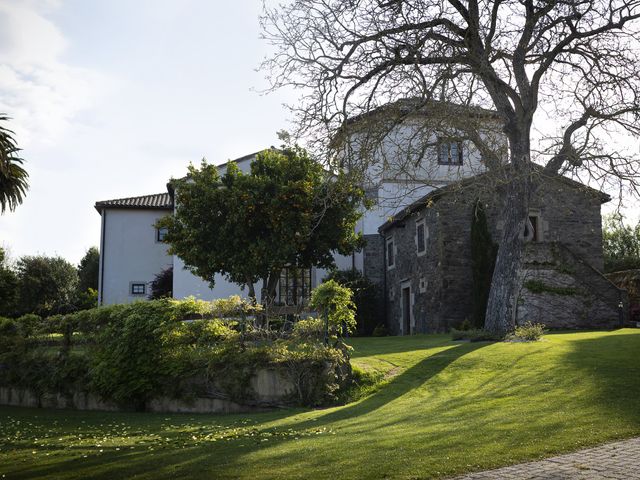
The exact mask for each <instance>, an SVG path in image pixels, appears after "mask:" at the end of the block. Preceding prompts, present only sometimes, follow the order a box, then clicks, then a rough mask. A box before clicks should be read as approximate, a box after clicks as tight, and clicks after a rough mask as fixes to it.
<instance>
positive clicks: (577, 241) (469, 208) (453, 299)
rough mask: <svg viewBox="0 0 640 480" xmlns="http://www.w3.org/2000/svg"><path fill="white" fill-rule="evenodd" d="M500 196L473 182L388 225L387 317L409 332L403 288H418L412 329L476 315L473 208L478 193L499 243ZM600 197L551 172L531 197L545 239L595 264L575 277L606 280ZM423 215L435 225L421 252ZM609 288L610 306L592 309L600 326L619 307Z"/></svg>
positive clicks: (445, 326)
mask: <svg viewBox="0 0 640 480" xmlns="http://www.w3.org/2000/svg"><path fill="white" fill-rule="evenodd" d="M497 198H498V197H497V195H495V194H492V193H491V192H488V191H487V189H486V188H484V187H483V186H482V185H479V184H470V185H466V186H465V188H464V189H463V190H460V191H456V192H453V193H449V194H445V195H441V196H440V197H438V196H433V197H432V198H430V199H427V200H426V203H425V206H424V207H422V208H418V209H416V210H415V211H414V212H413V213H411V214H410V215H408V216H406V217H405V218H403V219H402V220H401V221H398V222H396V223H395V224H394V225H393V226H391V227H390V228H389V229H387V230H386V231H384V232H382V233H383V234H384V236H385V238H393V239H394V243H395V245H396V264H395V266H394V267H393V268H391V269H388V268H387V269H386V289H387V323H388V326H389V328H390V330H391V331H392V332H393V333H396V334H405V333H406V332H405V331H404V330H405V329H403V328H402V325H401V324H402V289H403V287H404V288H406V287H409V288H411V294H412V302H413V305H412V314H413V328H412V329H411V331H412V333H413V332H418V333H426V332H442V331H447V330H449V329H450V328H452V327H458V326H459V325H460V324H461V323H462V322H463V321H464V320H465V319H467V318H468V319H469V320H471V314H472V307H473V300H472V289H473V280H472V268H471V222H472V215H473V208H474V205H475V202H476V200H480V201H481V202H482V203H483V205H484V207H485V211H486V215H487V223H488V227H489V230H490V232H491V235H492V237H493V239H494V242H496V243H499V239H500V237H501V234H502V228H503V222H502V221H501V218H500V216H501V211H502V208H501V205H500V204H499V203H498V202H497V201H496V199H497ZM601 202H602V196H601V195H600V194H599V193H597V192H595V191H593V190H586V189H584V188H581V187H579V186H576V185H575V184H572V183H570V182H569V183H567V182H565V181H564V180H560V179H558V180H555V179H550V180H548V181H547V182H546V183H544V184H542V185H540V186H539V188H538V189H537V191H536V193H535V194H534V195H533V198H532V199H531V204H530V212H531V214H532V215H533V214H535V215H537V216H538V218H539V225H538V226H539V238H538V240H539V242H540V243H542V244H545V243H547V244H548V243H561V244H562V245H564V246H565V247H566V248H567V249H568V250H569V251H570V252H572V253H573V254H574V255H575V256H576V257H577V258H580V259H588V267H589V268H588V269H577V273H576V274H577V275H578V276H579V277H580V278H578V279H576V281H578V282H586V283H587V284H588V283H589V282H591V283H594V284H598V285H599V286H600V287H602V284H601V283H599V282H600V280H602V279H603V277H602V275H600V274H599V272H598V270H601V269H602V265H603V256H602V226H601V215H600V205H601ZM419 219H424V220H425V225H426V226H427V227H428V229H429V239H428V244H427V252H426V254H424V255H422V256H418V255H417V251H416V241H415V235H416V221H417V220H419ZM581 277H585V278H581ZM610 287H611V285H610V283H609V284H608V287H607V292H608V293H607V298H606V299H605V300H603V302H605V303H606V304H607V308H605V309H604V310H602V309H598V308H596V307H594V309H593V310H589V311H588V312H587V315H591V314H593V315H595V316H596V317H597V318H596V317H594V320H593V324H592V325H591V326H593V327H596V326H603V325H604V324H607V325H610V323H609V322H608V321H604V320H602V319H603V318H604V317H606V316H607V315H608V314H605V313H603V312H604V311H605V310H606V311H607V312H610V311H611V310H610V307H611V305H614V307H615V310H616V312H617V305H618V300H616V299H614V298H613V297H614V296H615V295H618V293H617V290H615V291H612V290H611V289H610ZM611 292H613V293H611ZM614 294H615V295H614ZM614 300H615V301H614ZM596 303H598V302H596ZM598 305H600V304H599V303H598ZM574 311H575V309H574ZM589 312H590V313H589ZM616 318H617V315H616ZM560 323H562V324H564V325H565V326H566V327H567V328H569V327H577V326H584V327H587V326H589V325H588V323H589V322H588V320H586V321H584V322H582V323H580V322H578V321H577V320H576V321H575V322H573V323H572V322H569V321H567V319H566V318H565V320H563V321H562V322H560ZM578 324H579V325H578Z"/></svg>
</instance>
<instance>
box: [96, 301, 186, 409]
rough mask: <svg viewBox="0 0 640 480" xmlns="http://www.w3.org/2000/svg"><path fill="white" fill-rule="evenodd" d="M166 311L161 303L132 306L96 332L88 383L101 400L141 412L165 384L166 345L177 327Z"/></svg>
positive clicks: (167, 370)
mask: <svg viewBox="0 0 640 480" xmlns="http://www.w3.org/2000/svg"><path fill="white" fill-rule="evenodd" d="M167 307H168V303H167V302H163V301H157V302H138V303H134V304H131V305H129V306H128V308H126V309H122V310H121V312H120V313H121V316H120V317H119V318H118V319H117V320H116V319H114V321H111V322H109V323H108V324H107V325H105V326H104V327H103V328H101V329H100V330H99V331H98V332H97V335H96V344H95V347H94V349H93V354H92V358H91V383H92V387H93V388H94V389H95V391H96V392H97V393H98V394H100V395H101V396H102V397H103V398H105V399H110V400H113V401H115V402H116V403H118V404H120V405H122V406H125V407H128V408H133V409H135V410H142V409H144V406H145V403H146V401H147V400H149V399H150V398H151V397H152V396H154V395H155V394H157V393H159V392H161V391H162V386H163V385H165V384H167V383H168V381H169V380H170V379H169V378H168V377H169V372H170V362H169V360H170V358H169V356H168V355H167V353H168V350H169V345H168V343H169V342H170V341H171V339H173V338H175V337H173V336H171V335H170V333H171V329H172V327H173V328H175V327H176V324H175V323H174V322H172V320H171V318H170V316H171V315H170V314H171V313H172V312H171V310H170V309H168V308H167ZM174 373H175V372H174Z"/></svg>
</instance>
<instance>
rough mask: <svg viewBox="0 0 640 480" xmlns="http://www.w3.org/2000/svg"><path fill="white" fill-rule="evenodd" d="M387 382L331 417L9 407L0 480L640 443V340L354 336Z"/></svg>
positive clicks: (531, 454)
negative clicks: (471, 340) (455, 339)
mask: <svg viewBox="0 0 640 480" xmlns="http://www.w3.org/2000/svg"><path fill="white" fill-rule="evenodd" d="M351 343H352V345H353V347H354V349H355V351H354V362H355V363H356V364H357V365H358V366H359V367H360V368H362V369H364V370H369V371H376V372H380V373H381V374H383V375H384V376H385V381H384V383H383V384H382V385H380V386H379V388H378V389H377V391H376V392H375V393H373V394H372V395H370V396H368V397H366V398H364V399H362V400H360V401H359V402H356V403H352V404H349V405H346V406H342V407H336V408H331V409H325V410H314V411H305V410H282V411H277V412H270V413H260V414H251V415H185V414H145V413H139V414H134V413H103V412H73V411H51V410H29V409H20V408H9V407H0V478H4V477H3V475H4V476H6V478H7V479H11V478H47V477H48V478H56V479H72V478H77V479H80V478H104V479H111V478H129V477H133V476H135V477H136V478H145V479H146V478H149V479H157V478H223V479H231V478H267V479H275V478H301V479H302V478H304V479H306V478H330V479H336V478H340V479H349V478H407V479H409V478H411V479H416V478H432V477H441V476H447V475H453V474H458V473H462V472H467V471H472V470H480V469H487V468H492V467H497V466H501V465H505V464H511V463H516V462H522V461H526V460H530V459H535V458H540V457H543V456H548V455H552V454H556V453H559V452H564V451H569V450H576V449H579V448H582V447H585V446H589V445H594V444H599V443H602V442H606V441H610V440H614V439H619V438H624V437H630V436H634V435H640V362H638V360H637V355H638V352H640V331H637V330H631V329H626V330H619V331H615V332H584V333H554V334H549V335H546V336H545V337H544V339H543V340H542V341H540V342H534V343H454V342H451V341H450V340H449V336H445V335H428V336H414V337H410V338H407V337H405V338H401V337H387V338H366V339H365V338H363V339H352V340H351Z"/></svg>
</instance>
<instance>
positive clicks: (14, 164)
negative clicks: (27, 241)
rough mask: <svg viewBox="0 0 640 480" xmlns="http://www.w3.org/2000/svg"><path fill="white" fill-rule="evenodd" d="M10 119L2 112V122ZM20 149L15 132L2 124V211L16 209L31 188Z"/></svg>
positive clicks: (0, 211) (0, 209)
mask: <svg viewBox="0 0 640 480" xmlns="http://www.w3.org/2000/svg"><path fill="white" fill-rule="evenodd" d="M8 119H9V117H7V116H6V115H5V114H3V113H0V122H6V121H7V120H8ZM19 151H20V149H19V148H18V145H17V143H16V141H15V140H14V138H13V132H12V131H11V130H9V129H7V128H5V127H3V126H2V125H0V213H4V212H5V210H7V209H9V210H11V211H13V210H15V208H16V207H17V206H18V205H19V204H21V203H22V201H23V200H24V196H25V194H26V192H27V189H28V188H29V184H28V182H27V179H28V178H29V174H28V173H27V171H26V170H25V169H24V168H22V163H23V160H22V159H21V158H20V157H19V156H18V152H19Z"/></svg>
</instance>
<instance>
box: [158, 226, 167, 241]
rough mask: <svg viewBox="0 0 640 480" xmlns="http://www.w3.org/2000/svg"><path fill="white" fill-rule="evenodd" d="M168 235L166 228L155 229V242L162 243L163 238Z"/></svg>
mask: <svg viewBox="0 0 640 480" xmlns="http://www.w3.org/2000/svg"><path fill="white" fill-rule="evenodd" d="M167 233H169V229H168V228H167V227H162V228H156V242H164V238H165V237H166V236H167Z"/></svg>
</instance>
